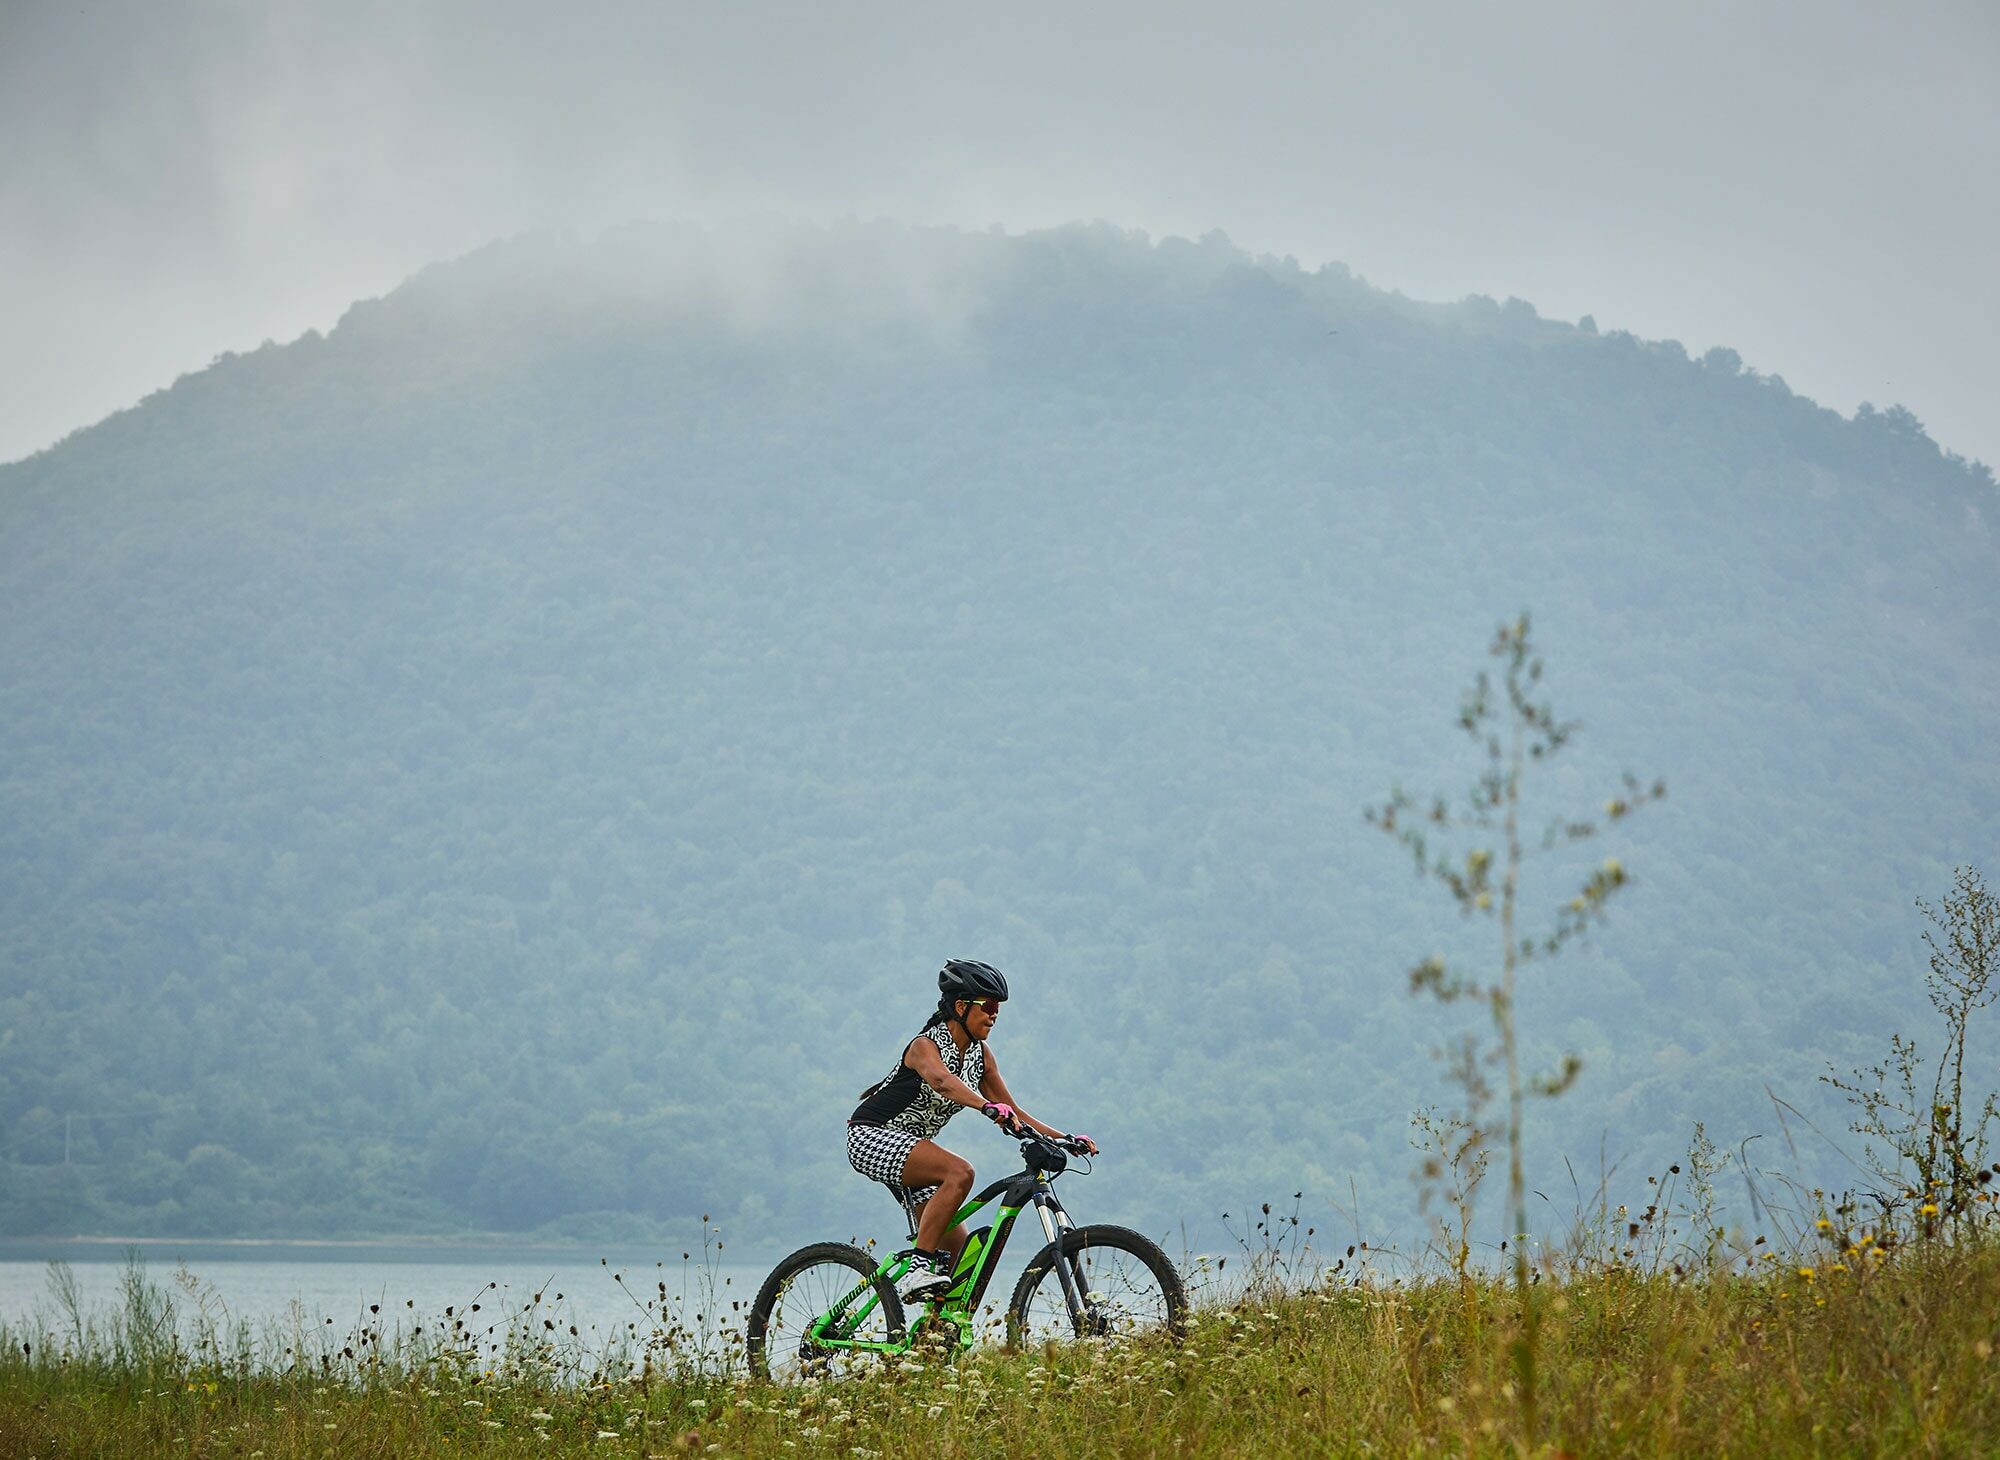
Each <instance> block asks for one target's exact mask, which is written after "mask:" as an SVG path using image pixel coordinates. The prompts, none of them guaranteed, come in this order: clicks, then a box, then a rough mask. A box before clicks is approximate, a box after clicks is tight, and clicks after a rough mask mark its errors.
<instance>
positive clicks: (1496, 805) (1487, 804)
mask: <svg viewBox="0 0 2000 1460" xmlns="http://www.w3.org/2000/svg"><path fill="white" fill-rule="evenodd" d="M1487 654H1488V656H1489V658H1491V659H1492V660H1493V661H1494V665H1493V667H1492V668H1490V669H1485V670H1481V671H1480V673H1479V675H1478V677H1477V678H1476V679H1475V680H1474V681H1473V683H1472V686H1471V688H1469V689H1468V690H1467V691H1466V693H1465V696H1464V698H1463V700H1462V701H1461V702H1460V705H1459V712H1458V726H1459V729H1460V730H1462V731H1463V732H1464V733H1465V734H1466V736H1467V737H1468V738H1469V739H1471V740H1472V741H1473V743H1474V744H1475V745H1477V746H1478V747H1479V754H1480V759H1481V760H1482V762H1483V765H1482V767H1481V769H1480V772H1479V775H1478V778H1477V779H1476V780H1475V781H1474V783H1473V785H1472V787H1471V788H1470V790H1469V791H1467V792H1466V793H1465V794H1464V795H1463V796H1462V797H1460V798H1459V799H1457V800H1456V801H1453V800H1451V799H1448V798H1446V797H1444V796H1433V797H1431V798H1429V799H1428V800H1425V799H1422V798H1419V797H1416V796H1412V795H1410V794H1409V793H1408V792H1406V791H1404V790H1403V789H1402V788H1400V787H1398V788H1397V789H1396V790H1395V791H1394V792H1393V793H1392V794H1391V796H1390V797H1389V800H1388V801H1387V802H1386V803H1385V804H1383V805H1381V806H1378V807H1372V808H1370V809H1369V811H1368V813H1367V816H1368V821H1369V823H1370V824H1371V825H1374V826H1377V827H1379V828H1381V829H1382V830H1383V831H1384V832H1387V833H1388V834H1389V835H1390V836H1392V837H1394V838H1395V839H1396V840H1397V841H1398V842H1399V843H1401V844H1402V846H1403V847H1404V848H1405V849H1406V850H1407V851H1408V852H1409V853H1410V855H1411V857H1412V858H1413V860H1414V861H1415V863H1416V868H1417V872H1418V874H1419V875H1420V876H1424V877H1428V878H1430V879H1431V880H1433V881H1435V882H1437V883H1438V884H1439V885H1440V886H1442V887H1443V888H1444V889H1445V890H1446V891H1447V892H1448V893H1449V894H1450V895H1451V898H1452V900H1453V902H1455V903H1456V904H1457V906H1458V910H1459V912H1460V914H1461V915H1462V916H1464V917H1465V918H1467V919H1472V918H1484V919H1489V920H1491V921H1492V922H1493V924H1494V925H1495V927H1496V930H1497V932H1498V939H1499V946H1498V948H1497V950H1496V951H1497V955H1498V956H1497V959H1496V960H1495V962H1494V964H1492V965H1489V966H1487V967H1486V968H1485V969H1484V970H1483V971H1476V970H1471V969H1465V968H1460V967H1456V966H1454V965H1453V964H1451V963H1449V962H1447V961H1446V960H1445V959H1444V958H1442V957H1439V956H1435V955H1434V956H1432V957H1429V958H1426V959H1424V960H1423V961H1422V962H1420V963H1418V964H1416V965H1415V966H1414V967H1413V968H1412V969H1411V970H1410V989H1411V992H1412V993H1419V994H1428V995H1430V996H1432V997H1434V998H1436V999H1438V1000H1440V1001H1442V1002H1446V1003H1451V1002H1456V1001H1458V1000H1461V999H1469V1000H1472V1001H1474V1002H1477V1003H1481V1004H1484V1005H1485V1006H1486V1008H1487V1011H1488V1013H1489V1015H1490V1018H1491V1027H1490V1030H1489V1031H1488V1035H1487V1037H1486V1039H1485V1040H1484V1041H1481V1040H1480V1039H1478V1038H1477V1037H1475V1038H1473V1039H1472V1041H1471V1042H1470V1043H1468V1044H1466V1045H1463V1046H1461V1053H1460V1055H1459V1057H1458V1058H1457V1059H1456V1060H1455V1065H1454V1067H1455V1071H1456V1078H1457V1081H1458V1083H1459V1085H1460V1087H1461V1090H1462V1091H1463V1093H1464V1095H1465V1097H1466V1106H1467V1108H1466V1110H1465V1111H1463V1112H1461V1113H1460V1115H1461V1118H1462V1119H1463V1120H1464V1121H1465V1122H1466V1123H1467V1124H1468V1125H1469V1126H1470V1132H1469V1135H1470V1138H1471V1139H1472V1140H1473V1141H1475V1142H1476V1143H1477V1144H1478V1145H1482V1146H1483V1145H1484V1144H1486V1143H1488V1142H1490V1141H1491V1138H1492V1135H1493V1130H1492V1126H1491V1122H1490V1121H1489V1120H1488V1118H1487V1115H1486V1106H1487V1099H1486V1083H1487V1082H1486V1080H1485V1078H1484V1076H1483V1074H1482V1073H1481V1069H1482V1066H1485V1067H1491V1066H1498V1067H1499V1068H1500V1070H1501V1072H1502V1074H1501V1080H1500V1083H1501V1085H1502V1086H1503V1087H1504V1095H1505V1100H1506V1116H1505V1133H1506V1141H1507V1202H1508V1219H1509V1224H1510V1235H1509V1240H1508V1241H1507V1242H1506V1243H1504V1244H1503V1247H1506V1248H1511V1249H1512V1255H1513V1274H1514V1284H1515V1288H1516V1290H1517V1294H1518V1297H1519V1301H1520V1304H1521V1329H1520V1333H1519V1335H1518V1337H1517V1338H1516V1339H1515V1341H1514V1344H1513V1359H1514V1370H1515V1378H1516V1384H1517V1393H1518V1395H1519V1398H1520V1403H1521V1422H1522V1428H1523V1430H1524V1439H1526V1440H1527V1441H1528V1442H1529V1443H1532V1442H1533V1438H1534V1435H1535V1432H1536V1429H1537V1420H1536V1394H1535V1361H1536V1338H1537V1334H1538V1329H1539V1314H1538V1310H1537V1305H1536V1303H1535V1298H1534V1293H1533V1290H1532V1286H1531V1284H1532V1281H1533V1275H1532V1274H1531V1273H1530V1271H1529V1266H1528V1252H1527V1241H1526V1234H1527V1228H1528V1207H1527V1177H1526V1165H1527V1162H1526V1155H1525V1152H1524V1150H1523V1142H1522V1117H1523V1113H1524V1110H1525V1106H1526V1103H1527V1099H1528V1096H1529V1095H1530V1094H1534V1095H1538V1096H1542V1097H1546V1098H1553V1097H1554V1096H1557V1095H1560V1094H1561V1093H1562V1092H1563V1091H1565V1090H1567V1089H1568V1088H1569V1087H1570V1085H1571V1084H1573V1083H1574V1082H1575V1080H1576V1077H1577V1075H1578V1073H1579V1072H1580V1071H1581V1069H1582V1067H1583V1065H1582V1061H1581V1059H1580V1058H1579V1057H1578V1056H1576V1055H1575V1054H1565V1055H1563V1056H1562V1058H1561V1060H1560V1061H1559V1063H1558V1064H1557V1065H1556V1067H1555V1068H1554V1069H1552V1070H1547V1071H1544V1072H1542V1073H1539V1074H1535V1075H1526V1074H1524V1073H1523V1071H1522V1068H1521V1055H1520V1037H1519V1030H1518V1026H1517V1021H1516V1018H1515V1009H1516V1003H1517V988H1518V983H1519V979H1520V975H1521V972H1522V970H1523V969H1524V968H1525V967H1526V966H1528V965H1530V964H1542V963H1546V962H1547V961H1548V960H1550V959H1552V958H1554V957H1555V955H1556V954H1558V953H1560V952H1561V951H1562V950H1563V949H1564V948H1565V947H1567V946H1568V945H1569V944H1570V943H1571V942H1573V941H1575V940H1576V939H1578V938H1581V937H1582V936H1584V934H1586V933H1587V932H1588V931H1589V930H1590V929H1591V927H1592V926H1593V925H1595V924H1596V923H1597V922H1599V921H1600V920H1601V919H1602V918H1603V917H1604V915H1605V913H1606V910H1607V909H1608V907H1609V906H1610V903H1611V900H1612V898H1613V897H1614V896H1616V895H1617V894H1618V893H1619V892H1621V891H1623V890H1624V889H1625V888H1626V887H1627V886H1629V885H1630V882H1631V877H1630V874H1629V873H1627V871H1626V870H1625V865H1624V863H1623V862H1621V861H1620V860H1619V859H1618V858H1616V857H1607V858H1605V859H1604V860H1603V861H1602V862H1600V863H1599V864H1598V865H1596V866H1595V867H1593V868H1591V869H1590V871H1589V872H1588V873H1586V874H1584V875H1583V877H1582V880H1581V883H1580V885H1578V886H1577V887H1576V890H1575V891H1574V893H1573V894H1572V895H1571V896H1570V897H1568V898H1567V899H1565V900H1564V901H1563V902H1561V903H1560V904H1559V905H1558V906H1557V907H1556V909H1555V911H1554V914H1553V916H1552V917H1551V918H1550V919H1549V920H1548V921H1547V922H1546V923H1545V924H1543V925H1541V926H1540V927H1539V928H1538V929H1536V930H1534V931H1523V929H1522V923H1523V910H1522V907H1521V901H1522V876H1523V873H1524V871H1525V869H1526V868H1527V867H1528V865H1529V864H1530V863H1531V862H1532V861H1534V860H1536V859H1538V858H1542V857H1547V856H1551V855H1553V854H1555V853H1557V852H1558V851H1559V850H1560V849H1562V848H1564V847H1568V846H1570V845H1573V844H1574V843H1577V842H1582V841H1588V840H1590V839H1591V838H1593V837H1596V836H1598V835H1599V834H1600V833H1601V832H1602V831H1603V830H1604V829H1605V828H1606V827H1607V826H1609V825H1610V824H1611V823H1613V822H1617V821H1621V820H1623V819H1624V818H1625V817H1627V816H1629V815H1631V814H1632V813H1633V812H1634V811H1636V810H1638V809H1639V808H1640V807H1642V806H1644V805H1646V804H1647V803H1648V802H1652V801H1657V800H1659V799H1660V798H1661V797H1663V796H1664V795H1666V786H1665V785H1664V784H1663V783H1662V782H1660V781H1653V782H1652V783H1651V784H1650V785H1642V784H1641V783H1640V782H1639V780H1638V779H1637V778H1636V777H1634V776H1632V775H1631V774H1629V773H1628V774H1627V775H1626V776H1625V777H1624V783H1623V786H1622V789H1621V790H1620V791H1619V792H1618V794H1616V795H1613V796H1611V797H1610V798H1609V799H1607V800H1606V801H1605V802H1604V803H1603V806H1602V808H1601V811H1600V812H1599V813H1598V814H1594V815H1590V816H1557V817H1553V818H1550V819H1548V820H1546V821H1545V822H1543V823H1542V825H1541V828H1540V830H1539V832H1537V831H1535V830H1533V829H1532V828H1531V827H1530V826H1529V825H1528V822H1527V817H1528V807H1527V805H1526V803H1525V796H1526V793H1527V791H1528V790H1529V789H1530V787H1529V785H1528V782H1529V776H1530V772H1531V771H1537V770H1539V769H1540V768H1542V767H1544V766H1546V765H1548V764H1549V763H1550V762H1551V761H1553V760H1554V759H1555V757H1556V756H1557V755H1559V754H1560V753H1561V752H1562V751H1563V750H1564V748H1565V747H1567V746H1568V745H1569V743H1570V741H1571V740H1572V739H1573V738H1574V737H1575V735H1576V734H1577V731H1578V729H1579V728H1580V726H1579V725H1578V722H1576V721H1574V720H1563V719H1560V718H1558V717H1557V715H1556V712H1555V710H1554V708H1553V707H1552V706H1551V705H1550V703H1549V701H1548V700H1547V698H1546V697H1545V694H1544V690H1543V687H1542V672H1543V663H1542V658H1541V656H1540V654H1538V653H1537V652H1536V650H1535V647H1534V644H1533V641H1532V639H1531V638H1530V634H1529V620H1528V615H1527V614H1526V613H1523V614H1521V615H1520V617H1518V618H1517V619H1515V620H1514V621H1513V622H1511V623H1503V624H1501V625H1500V627H1499V628H1498V630H1496V631H1495V633H1494V636H1493V640H1492V642H1491V643H1490V644H1489V645H1488V646H1487ZM1460 1159H1461V1160H1469V1159H1470V1155H1469V1152H1468V1153H1467V1154H1463V1155H1461V1158H1460Z"/></svg>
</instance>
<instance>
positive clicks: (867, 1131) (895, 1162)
mask: <svg viewBox="0 0 2000 1460" xmlns="http://www.w3.org/2000/svg"><path fill="white" fill-rule="evenodd" d="M922 1139H923V1137H922V1136H919V1135H915V1134H912V1133H911V1132H909V1131H906V1130H894V1129H891V1128H890V1127H889V1126H886V1125H850V1126H849V1127H848V1128H847V1164H848V1165H850V1166H852V1167H853V1168H854V1169H855V1170H856V1171H859V1172H860V1173H861V1174H862V1175H863V1176H866V1177H867V1178H868V1179H869V1180H870V1181H879V1182H881V1183H882V1184H883V1185H884V1186H886V1187H888V1188H889V1190H890V1191H892V1192H894V1193H895V1194H896V1200H897V1201H899V1202H901V1203H902V1204H903V1206H904V1207H905V1208H906V1209H913V1208H916V1207H920V1206H922V1205H923V1204H924V1203H925V1202H927V1201H929V1200H930V1199H931V1198H932V1197H933V1196H935V1195H936V1194H937V1187H936V1185H935V1184H933V1185H931V1186H905V1185H903V1163H904V1162H905V1161H907V1160H909V1159H910V1152H911V1151H913V1150H915V1149H916V1145H917V1142H918V1141H921V1140H922Z"/></svg>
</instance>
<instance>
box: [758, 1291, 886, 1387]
mask: <svg viewBox="0 0 2000 1460" xmlns="http://www.w3.org/2000/svg"><path fill="white" fill-rule="evenodd" d="M844 1300H847V1301H846V1306H845V1309H844V1310H843V1313H842V1316H841V1317H840V1319H839V1320H837V1322H838V1326H837V1328H834V1329H832V1330H831V1331H830V1332H828V1333H823V1334H822V1336H823V1337H824V1336H831V1337H836V1338H839V1339H842V1340H848V1341H853V1342H861V1343H887V1342H889V1341H890V1339H891V1337H892V1335H891V1334H890V1332H889V1325H888V1322H887V1319H886V1317H885V1315H884V1313H883V1311H882V1306H881V1304H880V1303H878V1302H876V1301H875V1299H874V1295H873V1294H872V1293H871V1292H869V1291H868V1289H867V1286H866V1284H865V1283H864V1282H863V1281H862V1279H861V1278H860V1276H859V1275H858V1274H857V1273H856V1272H855V1271H854V1270H853V1269H852V1268H849V1267H846V1266H844V1265H842V1264H840V1263H835V1262H827V1263H820V1264H817V1265H815V1266H812V1267H808V1268H805V1269H803V1270H801V1271H800V1272H797V1273H795V1274H793V1275H792V1277H791V1279H790V1280H789V1281H788V1282H787V1283H785V1285H784V1286H783V1287H782V1288H781V1289H780V1290H779V1292H778V1296H777V1301H776V1302H775V1303H773V1304H772V1307H771V1316H770V1321H769V1323H768V1325H767V1327H766V1329H765V1334H764V1345H765V1354H766V1362H767V1363H768V1364H769V1365H770V1371H771V1377H772V1378H773V1379H775V1380H778V1381H779V1382H781V1383H790V1382H795V1381H797V1380H799V1379H802V1378H805V1377H807V1376H808V1375H814V1376H821V1377H827V1378H838V1377H842V1376H844V1375H847V1374H850V1373H854V1372H856V1371H857V1370H858V1369H860V1368H862V1367H865V1366H869V1365H873V1364H874V1363H876V1362H878V1360H877V1358H876V1356H875V1355H874V1354H873V1353H871V1352H868V1351H866V1350H861V1351H855V1350H851V1349H846V1348H840V1347H828V1346H823V1345H821V1344H817V1343H815V1342H814V1341H813V1336H812V1334H811V1333H810V1330H811V1328H812V1325H813V1324H814V1323H815V1322H817V1321H818V1320H819V1318H820V1317H821V1315H822V1314H825V1313H826V1312H828V1311H829V1310H830V1309H832V1308H833V1307H834V1306H835V1305H836V1304H838V1303H842V1302H843V1301H844Z"/></svg>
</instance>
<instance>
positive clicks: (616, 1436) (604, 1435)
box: [597, 1430, 625, 1440]
mask: <svg viewBox="0 0 2000 1460" xmlns="http://www.w3.org/2000/svg"><path fill="white" fill-rule="evenodd" d="M597 1438H598V1439H600V1440H622V1439H624V1438H625V1437H624V1436H623V1435H621V1434H620V1433H618V1431H616V1430H599V1431H598V1432H597Z"/></svg>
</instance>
